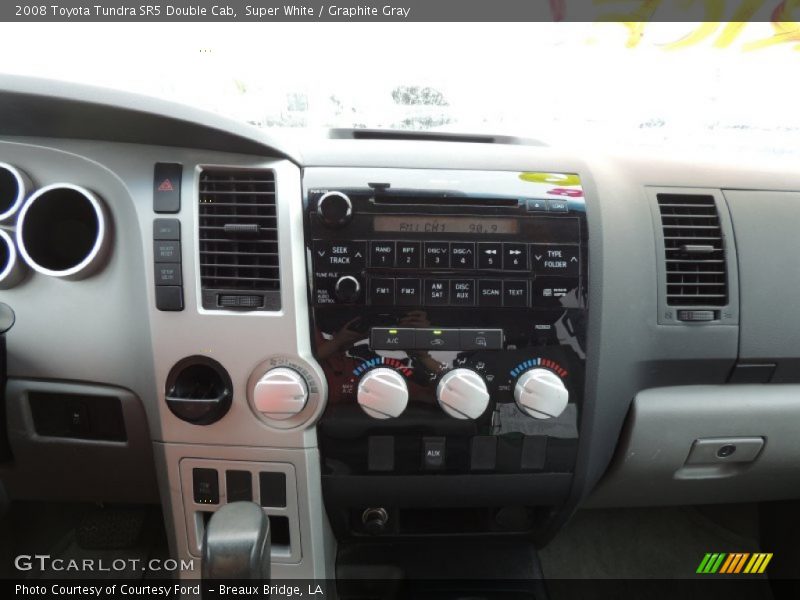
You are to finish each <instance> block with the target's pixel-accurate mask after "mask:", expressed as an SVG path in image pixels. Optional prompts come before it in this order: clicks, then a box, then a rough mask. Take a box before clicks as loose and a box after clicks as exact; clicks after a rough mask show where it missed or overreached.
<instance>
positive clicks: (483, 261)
mask: <svg viewBox="0 0 800 600" xmlns="http://www.w3.org/2000/svg"><path fill="white" fill-rule="evenodd" d="M502 261H503V244H501V243H500V242H478V268H479V269H500V268H501V267H502V264H503V262H502Z"/></svg>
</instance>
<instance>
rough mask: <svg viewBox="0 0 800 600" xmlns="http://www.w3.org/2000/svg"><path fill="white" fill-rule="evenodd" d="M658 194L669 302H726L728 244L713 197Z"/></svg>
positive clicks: (722, 304)
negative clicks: (723, 234)
mask: <svg viewBox="0 0 800 600" xmlns="http://www.w3.org/2000/svg"><path fill="white" fill-rule="evenodd" d="M657 198H658V208H659V211H660V213H661V226H662V228H663V231H664V258H665V260H666V276H667V304H668V305H669V306H693V307H705V306H725V305H726V304H727V302H728V278H727V269H726V260H725V246H724V243H723V237H722V227H721V225H720V221H719V214H718V212H717V205H716V202H715V201H714V197H713V196H710V195H701V194H658V196H657Z"/></svg>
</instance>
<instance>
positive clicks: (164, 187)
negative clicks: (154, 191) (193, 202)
mask: <svg viewBox="0 0 800 600" xmlns="http://www.w3.org/2000/svg"><path fill="white" fill-rule="evenodd" d="M158 191H159V192H172V191H174V188H173V187H172V182H171V181H170V180H169V179H165V180H164V181H162V182H161V185H160V186H158Z"/></svg>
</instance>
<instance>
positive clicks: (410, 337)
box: [369, 327, 415, 350]
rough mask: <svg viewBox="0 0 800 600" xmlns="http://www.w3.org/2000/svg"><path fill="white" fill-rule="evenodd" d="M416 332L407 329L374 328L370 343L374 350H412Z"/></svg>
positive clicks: (370, 333)
mask: <svg viewBox="0 0 800 600" xmlns="http://www.w3.org/2000/svg"><path fill="white" fill-rule="evenodd" d="M414 331H415V330H414V329H409V328H407V327H406V328H403V327H373V328H372V329H371V330H370V332H369V343H370V346H371V347H372V349H373V350H405V349H412V348H414Z"/></svg>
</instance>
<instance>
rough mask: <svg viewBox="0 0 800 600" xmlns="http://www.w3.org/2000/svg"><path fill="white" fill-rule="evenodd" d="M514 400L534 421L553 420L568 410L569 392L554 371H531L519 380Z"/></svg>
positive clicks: (538, 369)
mask: <svg viewBox="0 0 800 600" xmlns="http://www.w3.org/2000/svg"><path fill="white" fill-rule="evenodd" d="M514 400H516V402H517V406H518V407H519V408H520V410H521V411H522V412H524V413H525V414H526V415H529V416H531V417H533V418H534V419H553V418H555V417H557V416H559V415H560V414H561V413H562V412H564V409H565V408H567V403H568V402H569V391H568V390H567V387H566V386H565V385H564V382H563V381H561V378H560V377H559V376H558V375H556V374H555V373H553V372H552V371H549V370H547V369H542V368H536V369H529V370H528V371H525V372H524V373H523V374H522V375H521V376H520V378H519V379H518V380H517V385H516V387H515V388H514Z"/></svg>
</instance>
